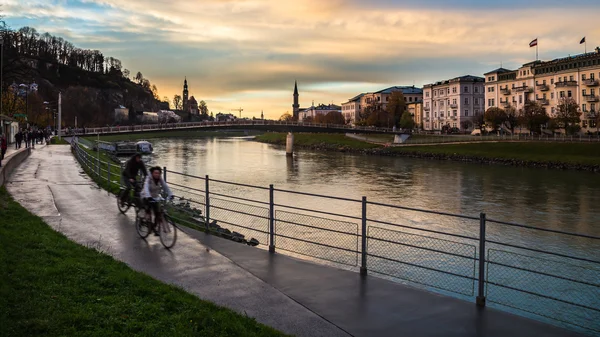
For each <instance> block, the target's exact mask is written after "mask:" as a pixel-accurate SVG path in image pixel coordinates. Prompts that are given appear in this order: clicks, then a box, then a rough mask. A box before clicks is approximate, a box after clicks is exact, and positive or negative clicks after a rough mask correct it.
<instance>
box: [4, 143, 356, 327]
mask: <svg viewBox="0 0 600 337" xmlns="http://www.w3.org/2000/svg"><path fill="white" fill-rule="evenodd" d="M6 187H7V189H8V191H9V192H10V193H11V195H12V196H13V197H14V198H15V199H16V200H17V201H19V203H21V204H22V205H23V206H24V207H26V208H27V209H28V210H30V211H31V212H33V213H34V214H36V215H38V216H41V217H42V218H43V219H44V220H45V221H46V222H47V223H48V224H50V225H51V226H52V227H53V228H55V229H56V230H58V231H60V232H62V233H64V234H65V235H66V236H67V237H69V238H70V239H71V240H73V241H75V242H78V243H80V244H82V245H85V246H89V247H93V248H96V249H98V250H100V251H103V252H105V253H107V254H110V255H112V256H114V257H115V258H116V259H118V260H121V261H123V262H125V263H127V264H128V265H129V266H131V267H132V268H133V269H135V270H138V271H141V272H144V273H146V274H148V275H150V276H152V277H154V278H156V279H159V280H161V281H163V282H166V283H171V284H175V285H177V286H180V287H182V288H184V289H185V290H187V291H189V292H191V293H193V294H195V295H197V296H198V297H200V298H202V299H205V300H208V301H211V302H214V303H216V304H218V305H221V306H225V307H228V308H231V309H233V310H235V311H237V312H239V313H242V314H246V315H248V316H250V317H254V318H256V320H257V321H258V322H261V323H264V324H266V325H269V326H272V327H274V328H276V329H278V330H280V331H283V332H286V333H289V334H293V335H297V336H307V337H309V336H311V337H312V336H348V334H346V333H345V332H343V331H342V330H340V329H339V328H337V327H336V326H334V325H333V324H331V323H329V322H327V321H326V320H324V319H322V318H321V317H319V316H318V315H316V314H315V313H313V312H312V311H310V310H308V309H306V308H305V307H303V306H301V305H300V304H298V303H297V302H295V301H294V300H292V299H291V298H289V297H288V296H286V295H285V294H283V293H282V292H280V291H279V290H277V289H276V288H274V287H272V286H271V285H269V284H267V283H266V282H264V281H262V280H260V279H259V278H257V277H256V276H254V275H252V274H251V273H249V272H248V271H246V270H244V269H243V268H241V267H239V266H238V265H236V264H234V263H233V262H232V261H231V260H229V259H228V258H226V257H224V256H223V255H221V254H219V253H217V252H215V251H214V250H211V249H207V247H206V246H204V245H202V244H201V243H199V242H198V240H196V239H193V238H191V237H189V236H188V235H186V234H184V233H181V232H180V234H181V235H179V236H178V239H177V244H176V245H175V247H174V248H173V249H172V250H171V251H169V250H166V249H164V248H163V247H162V245H161V244H160V241H159V239H158V238H156V237H153V236H151V237H149V239H148V242H146V241H144V240H142V239H140V238H139V237H138V236H137V233H136V231H135V228H134V226H133V222H134V217H133V212H131V214H128V216H124V215H121V214H120V213H119V212H118V210H117V207H116V199H115V197H114V196H111V195H108V193H106V192H105V191H102V190H99V189H98V188H97V187H96V184H94V183H93V182H92V181H91V180H90V179H89V178H88V177H87V176H86V175H85V173H84V172H83V170H82V169H81V167H80V166H79V164H78V163H77V162H76V160H75V159H74V157H73V156H72V155H71V152H70V148H69V146H68V145H52V146H48V147H45V148H43V149H40V150H38V151H35V152H32V154H31V156H30V157H29V158H28V159H27V160H26V161H25V162H24V163H23V164H21V166H20V167H19V168H17V169H16V170H15V172H14V173H13V175H12V176H11V178H10V180H9V183H8V184H7V185H6Z"/></svg>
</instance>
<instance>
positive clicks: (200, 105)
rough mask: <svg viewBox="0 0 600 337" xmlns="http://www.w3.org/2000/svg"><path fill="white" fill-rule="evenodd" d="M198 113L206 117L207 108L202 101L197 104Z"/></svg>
mask: <svg viewBox="0 0 600 337" xmlns="http://www.w3.org/2000/svg"><path fill="white" fill-rule="evenodd" d="M198 111H199V112H200V114H201V115H205V116H207V115H208V106H207V105H206V102H205V101H204V100H202V101H200V103H198Z"/></svg>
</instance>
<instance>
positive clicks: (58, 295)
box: [0, 188, 283, 336]
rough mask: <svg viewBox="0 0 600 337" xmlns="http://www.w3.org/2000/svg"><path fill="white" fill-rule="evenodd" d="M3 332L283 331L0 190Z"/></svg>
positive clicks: (236, 333) (232, 333)
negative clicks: (115, 254) (121, 258)
mask: <svg viewBox="0 0 600 337" xmlns="http://www.w3.org/2000/svg"><path fill="white" fill-rule="evenodd" d="M0 218H1V219H2V220H3V221H2V226H0V256H2V258H1V259H0V298H1V300H0V322H1V323H0V335H2V336H33V335H44V336H66V335H69V336H72V335H78V336H83V335H93V336H114V335H136V334H144V335H153V336H160V335H165V336H167V335H168V336H172V335H178V336H190V335H201V336H283V334H281V333H279V332H277V331H275V330H274V329H272V328H269V327H267V326H264V325H262V324H259V323H257V322H256V321H255V320H254V319H251V318H249V317H246V316H242V315H239V314H237V313H235V312H233V311H232V310H229V309H225V308H222V307H218V306H216V305H214V304H212V303H210V302H206V301H203V300H200V299H198V298H197V297H195V296H194V295H192V294H189V293H187V292H185V291H184V290H182V289H180V288H177V287H174V286H170V285H167V284H164V283H162V282H159V281H157V280H155V279H153V278H151V277H150V276H147V275H145V274H142V273H139V272H136V271H133V270H132V269H130V268H129V267H128V266H127V265H126V264H124V263H122V262H118V261H116V260H114V259H113V258H112V257H110V256H108V255H105V254H103V253H101V252H98V251H97V250H95V249H92V248H87V247H84V246H80V245H78V244H76V243H74V242H72V241H70V240H68V239H67V238H66V237H65V236H63V235H62V234H60V233H58V232H55V231H54V230H52V229H51V228H50V227H49V226H48V225H47V224H46V223H44V221H43V220H42V219H40V218H39V217H37V216H35V215H33V214H31V213H29V212H28V211H27V210H25V209H24V208H23V207H21V205H19V204H18V203H17V202H15V201H14V200H13V199H12V198H11V197H10V195H9V194H8V193H7V192H6V190H5V189H4V188H1V189H0Z"/></svg>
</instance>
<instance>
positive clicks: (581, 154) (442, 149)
mask: <svg viewBox="0 0 600 337" xmlns="http://www.w3.org/2000/svg"><path fill="white" fill-rule="evenodd" d="M391 151H393V152H398V153H415V152H418V153H431V154H443V155H455V154H456V155H463V156H470V157H477V158H487V159H495V158H499V159H515V160H523V161H531V162H545V163H549V162H551V163H566V164H584V165H600V144H594V143H592V144H586V143H550V142H548V143H541V142H506V143H468V144H451V145H429V146H406V147H393V148H391Z"/></svg>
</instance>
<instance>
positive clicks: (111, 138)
mask: <svg viewBox="0 0 600 337" xmlns="http://www.w3.org/2000/svg"><path fill="white" fill-rule="evenodd" d="M258 134H261V132H260V131H249V132H245V131H244V130H239V131H232V130H228V131H203V130H174V131H149V132H137V133H124V134H116V135H101V136H100V140H101V141H105V142H116V141H122V140H132V141H133V140H142V139H156V138H203V137H242V136H248V135H250V136H253V135H258ZM83 137H85V138H86V139H88V140H90V141H95V140H97V137H96V136H85V135H84V136H83Z"/></svg>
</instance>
